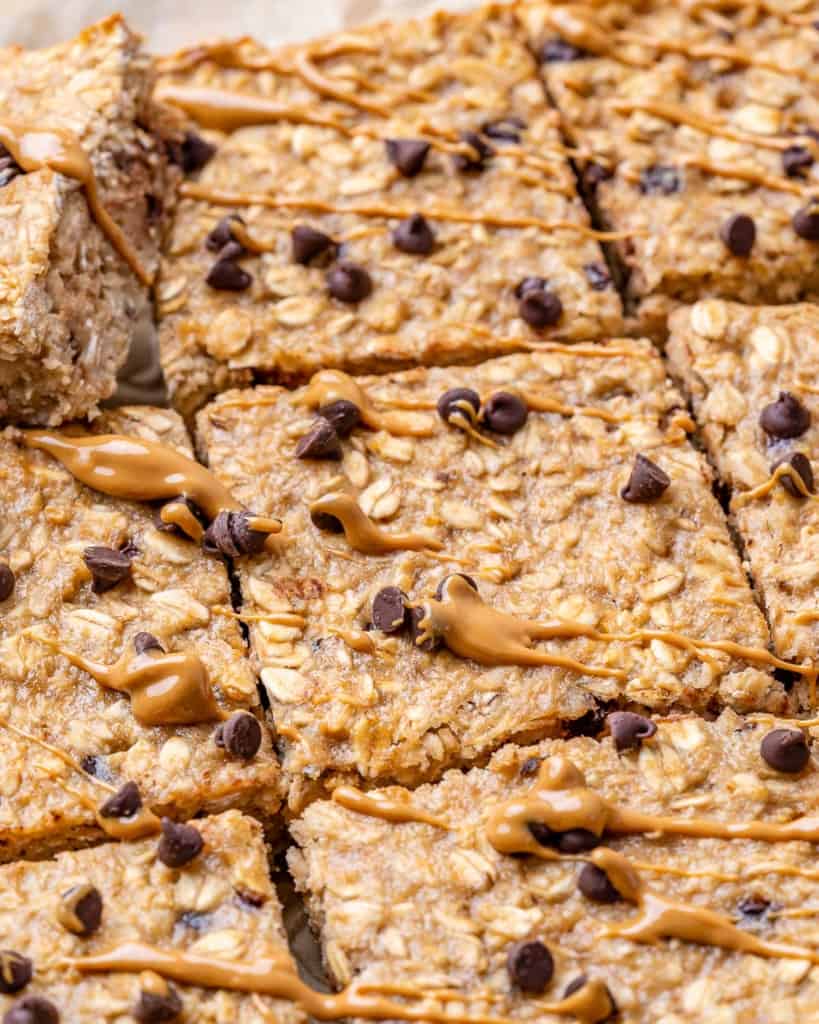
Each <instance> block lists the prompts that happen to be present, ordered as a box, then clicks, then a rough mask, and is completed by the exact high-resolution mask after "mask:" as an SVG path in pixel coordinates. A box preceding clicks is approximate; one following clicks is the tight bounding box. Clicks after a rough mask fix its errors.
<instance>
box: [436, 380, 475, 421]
mask: <svg viewBox="0 0 819 1024" xmlns="http://www.w3.org/2000/svg"><path fill="white" fill-rule="evenodd" d="M464 406H468V407H470V408H471V409H472V411H473V413H474V417H472V416H470V415H469V412H468V411H467V410H466V409H465V408H464ZM436 408H437V409H438V415H439V416H440V417H441V419H442V420H443V421H444V423H449V422H450V421H451V420H452V417H453V416H454V415H459V416H465V417H466V418H467V419H473V418H474V419H477V416H478V413H479V412H480V408H481V396H480V395H479V394H478V392H477V391H473V390H472V388H450V389H449V390H448V391H445V392H444V393H443V394H442V395H441V397H440V398H439V399H438V404H437V406H436Z"/></svg>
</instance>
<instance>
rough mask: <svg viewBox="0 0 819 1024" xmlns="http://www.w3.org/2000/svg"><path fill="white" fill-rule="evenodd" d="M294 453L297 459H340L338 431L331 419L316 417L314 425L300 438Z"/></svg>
mask: <svg viewBox="0 0 819 1024" xmlns="http://www.w3.org/2000/svg"><path fill="white" fill-rule="evenodd" d="M294 454H295V456H296V458H297V459H340V458H341V441H340V439H339V436H338V431H337V430H336V428H335V427H334V426H333V424H332V423H331V422H330V420H329V419H325V418H324V417H323V416H318V417H316V419H315V421H314V423H313V425H312V427H310V429H309V430H308V431H307V433H306V434H304V436H303V437H300V438H299V440H298V443H297V445H296V450H295V452H294Z"/></svg>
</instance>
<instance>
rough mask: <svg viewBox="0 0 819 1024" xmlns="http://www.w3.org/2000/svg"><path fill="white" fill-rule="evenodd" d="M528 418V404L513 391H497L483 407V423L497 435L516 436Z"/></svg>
mask: <svg viewBox="0 0 819 1024" xmlns="http://www.w3.org/2000/svg"><path fill="white" fill-rule="evenodd" d="M528 418H529V407H528V406H527V405H526V402H524V401H523V399H522V398H521V397H520V395H516V394H513V393H512V392H511V391H496V392H495V393H494V394H493V395H490V396H489V398H488V400H487V402H486V404H485V405H484V407H483V422H484V424H485V425H486V426H487V427H489V429H490V430H494V431H495V433H496V434H515V433H517V431H518V430H520V428H521V427H522V426H523V425H524V424H525V423H526V420H527V419H528Z"/></svg>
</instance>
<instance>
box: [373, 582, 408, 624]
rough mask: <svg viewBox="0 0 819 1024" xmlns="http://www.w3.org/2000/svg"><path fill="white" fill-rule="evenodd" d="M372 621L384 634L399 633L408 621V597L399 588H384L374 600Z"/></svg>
mask: <svg viewBox="0 0 819 1024" xmlns="http://www.w3.org/2000/svg"><path fill="white" fill-rule="evenodd" d="M372 621H373V625H374V626H375V628H376V629H380V630H381V632H382V633H398V632H400V631H401V630H402V629H403V628H404V624H405V622H406V621H407V595H406V594H405V593H404V591H403V590H401V589H400V588H399V587H382V588H381V590H379V591H378V593H377V594H376V595H375V597H374V598H373V607H372Z"/></svg>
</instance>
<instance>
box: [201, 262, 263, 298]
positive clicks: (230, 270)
mask: <svg viewBox="0 0 819 1024" xmlns="http://www.w3.org/2000/svg"><path fill="white" fill-rule="evenodd" d="M205 282H206V283H207V284H208V285H209V286H210V287H211V288H215V289H216V290H217V291H222V292H243V291H246V290H247V289H248V288H249V287H250V286H251V285H252V284H253V278H252V277H251V276H250V274H248V272H247V271H246V270H243V269H242V268H241V267H240V266H239V264H238V263H236V262H234V260H232V259H218V260H217V261H216V262H215V263H214V264H213V266H212V267H211V268H210V270H209V271H208V276H207V277H206V278H205Z"/></svg>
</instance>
